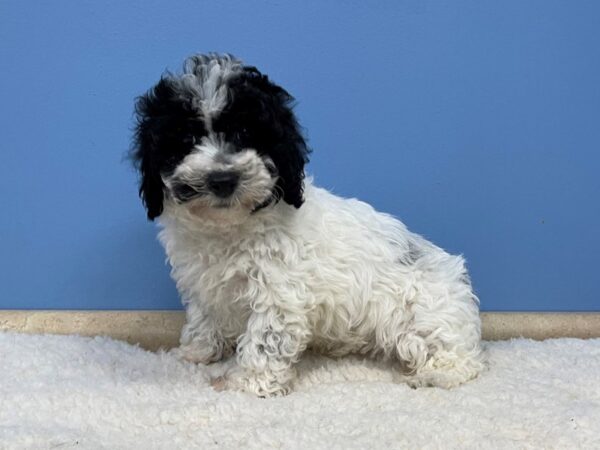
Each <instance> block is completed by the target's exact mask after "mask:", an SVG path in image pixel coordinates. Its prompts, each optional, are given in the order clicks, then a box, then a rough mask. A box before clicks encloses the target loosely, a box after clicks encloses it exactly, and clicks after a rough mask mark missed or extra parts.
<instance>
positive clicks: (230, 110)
mask: <svg viewBox="0 0 600 450" xmlns="http://www.w3.org/2000/svg"><path fill="white" fill-rule="evenodd" d="M228 90H229V98H230V99H231V101H230V102H229V103H228V104H227V106H226V107H225V109H224V110H223V111H222V112H221V114H220V115H219V116H218V117H216V118H215V119H214V121H213V129H214V131H215V132H218V133H223V134H224V135H225V137H226V140H227V141H229V142H231V143H233V144H234V146H235V147H236V148H240V149H241V148H254V149H256V151H257V152H258V153H259V154H261V155H267V156H269V157H270V158H271V160H272V161H273V163H274V164H275V171H274V175H275V174H276V175H277V176H278V179H277V184H276V186H275V191H274V192H273V196H274V198H275V200H279V199H283V200H284V201H285V202H286V203H289V204H290V205H294V206H295V207H296V208H299V207H300V206H301V205H302V203H303V201H304V200H303V189H304V184H303V180H304V165H305V164H306V163H307V162H308V153H309V150H308V148H307V146H306V142H305V141H304V138H303V136H302V133H301V131H300V126H299V125H298V122H297V121H296V118H295V116H294V113H293V112H292V108H293V102H294V98H293V97H292V96H291V95H290V94H288V93H287V92H286V91H285V90H284V89H282V88H281V87H279V86H277V85H276V84H274V83H272V82H271V81H270V80H269V78H268V77H267V76H265V75H263V74H261V73H260V72H259V71H258V70H257V69H256V68H254V67H245V68H244V70H243V71H242V72H241V73H240V74H239V75H236V76H234V77H232V78H231V80H230V81H229V83H228Z"/></svg>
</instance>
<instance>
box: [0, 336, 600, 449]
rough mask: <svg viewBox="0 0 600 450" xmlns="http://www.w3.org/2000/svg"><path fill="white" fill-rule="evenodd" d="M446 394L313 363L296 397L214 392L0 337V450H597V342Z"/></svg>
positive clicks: (93, 355)
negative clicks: (421, 449)
mask: <svg viewBox="0 0 600 450" xmlns="http://www.w3.org/2000/svg"><path fill="white" fill-rule="evenodd" d="M486 347H487V351H488V354H489V370H488V371H487V372H485V373H484V374H482V375H481V376H480V377H479V378H478V379H477V380H475V381H473V382H471V383H469V384H466V385H464V386H462V387H460V388H457V389H454V390H450V391H446V390H442V389H437V388H427V389H418V390H413V389H410V388H409V387H408V386H406V385H404V384H398V383H395V382H394V380H395V376H394V369H393V367H391V366H388V365H386V364H378V363H374V362H372V361H368V360H363V359H360V358H354V357H350V358H343V359H339V360H334V359H329V358H324V357H319V356H314V355H307V357H306V358H305V360H304V361H303V362H302V363H301V365H300V367H299V380H298V382H297V385H296V387H295V392H293V393H292V394H291V395H289V396H287V397H284V398H275V399H268V400H265V399H258V398H254V397H252V396H250V395H247V394H243V393H238V392H215V391H214V390H213V389H212V388H211V387H210V385H209V379H210V377H215V376H218V375H220V374H221V373H223V371H224V370H225V369H226V366H227V364H231V362H226V363H219V364H214V365H211V366H195V365H193V364H189V363H182V362H179V361H177V360H175V358H174V357H173V356H171V355H169V354H165V353H158V354H156V353H150V352H147V351H144V350H142V349H140V348H138V347H134V346H131V345H128V344H125V343H122V342H119V341H114V340H111V339H107V338H82V337H75V336H38V335H22V334H14V333H0V448H2V449H4V448H8V449H13V448H15V449H17V448H32V449H40V448H71V447H75V448H86V449H87V448H90V449H101V448H105V449H122V448H123V449H154V448H156V449H179V448H181V449H185V448H199V449H209V448H231V449H237V448H261V449H264V448H291V449H294V448H301V449H320V448H322V449H338V448H339V449H350V448H356V449H369V448H375V449H379V448H381V449H383V448H407V449H413V448H443V449H448V448H483V449H486V448H536V449H537V448H556V449H575V448H582V449H599V448H600V340H598V339H596V340H588V341H584V340H576V339H556V340H548V341H545V342H535V341H529V340H524V339H519V340H513V341H504V342H490V343H487V345H486Z"/></svg>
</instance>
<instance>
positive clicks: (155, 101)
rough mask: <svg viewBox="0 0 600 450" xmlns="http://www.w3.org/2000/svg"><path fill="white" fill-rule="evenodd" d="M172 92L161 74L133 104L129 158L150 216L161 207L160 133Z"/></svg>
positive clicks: (154, 214) (162, 186)
mask: <svg viewBox="0 0 600 450" xmlns="http://www.w3.org/2000/svg"><path fill="white" fill-rule="evenodd" d="M174 96H175V92H174V86H173V83H172V82H171V80H169V78H166V77H163V78H162V79H161V80H160V81H159V82H158V83H157V84H156V86H154V87H153V88H152V89H150V90H149V91H148V92H147V93H146V94H144V95H142V96H140V97H138V98H137V101H136V104H135V117H136V127H135V136H134V142H133V145H132V149H131V158H132V160H133V162H134V165H135V167H136V168H137V169H138V171H139V173H140V188H139V194H140V197H141V199H142V201H143V203H144V205H145V206H146V211H147V213H148V219H150V220H154V219H155V218H156V217H158V216H160V215H161V214H162V211H163V197H164V187H165V186H164V184H163V181H162V178H161V176H160V169H161V164H162V160H163V155H162V154H161V151H162V149H161V136H162V134H163V132H164V126H165V121H166V119H167V117H168V113H169V105H170V104H171V103H172V102H173V98H174Z"/></svg>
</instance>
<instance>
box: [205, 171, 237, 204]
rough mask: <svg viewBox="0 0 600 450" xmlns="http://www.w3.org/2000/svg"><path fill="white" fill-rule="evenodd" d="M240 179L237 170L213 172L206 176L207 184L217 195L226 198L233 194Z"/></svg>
mask: <svg viewBox="0 0 600 450" xmlns="http://www.w3.org/2000/svg"><path fill="white" fill-rule="evenodd" d="M239 179H240V176H239V175H238V174H237V173H235V172H213V173H211V174H209V175H208V176H207V177H206V184H207V186H208V189H210V191H211V192H212V193H213V194H215V195H216V196H217V197H221V198H225V197H229V196H230V195H231V194H233V191H235V188H236V187H237V185H238V181H239Z"/></svg>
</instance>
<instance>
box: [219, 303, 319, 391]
mask: <svg viewBox="0 0 600 450" xmlns="http://www.w3.org/2000/svg"><path fill="white" fill-rule="evenodd" d="M309 338H310V332H309V329H308V326H307V320H306V314H304V313H303V312H300V311H292V310H290V309H289V308H288V309H286V308H282V307H279V306H269V307H266V308H264V309H263V308H260V309H256V308H255V310H254V312H253V313H252V315H251V316H250V319H249V320H248V326H247V329H246V332H245V333H244V334H243V335H242V336H241V337H240V339H239V343H238V348H237V362H238V367H236V368H235V369H234V370H233V371H231V372H230V373H228V374H227V376H226V378H225V379H223V380H220V381H217V383H216V384H217V386H216V387H220V388H225V389H235V390H242V391H246V392H250V393H253V394H256V395H258V396H260V397H270V396H275V395H285V394H287V393H289V391H290V387H291V382H292V380H293V378H294V377H295V369H294V367H293V364H294V363H296V362H297V361H298V359H299V358H300V355H301V354H302V352H303V351H304V350H305V349H306V346H307V343H308V341H309ZM219 384H220V385H219Z"/></svg>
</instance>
